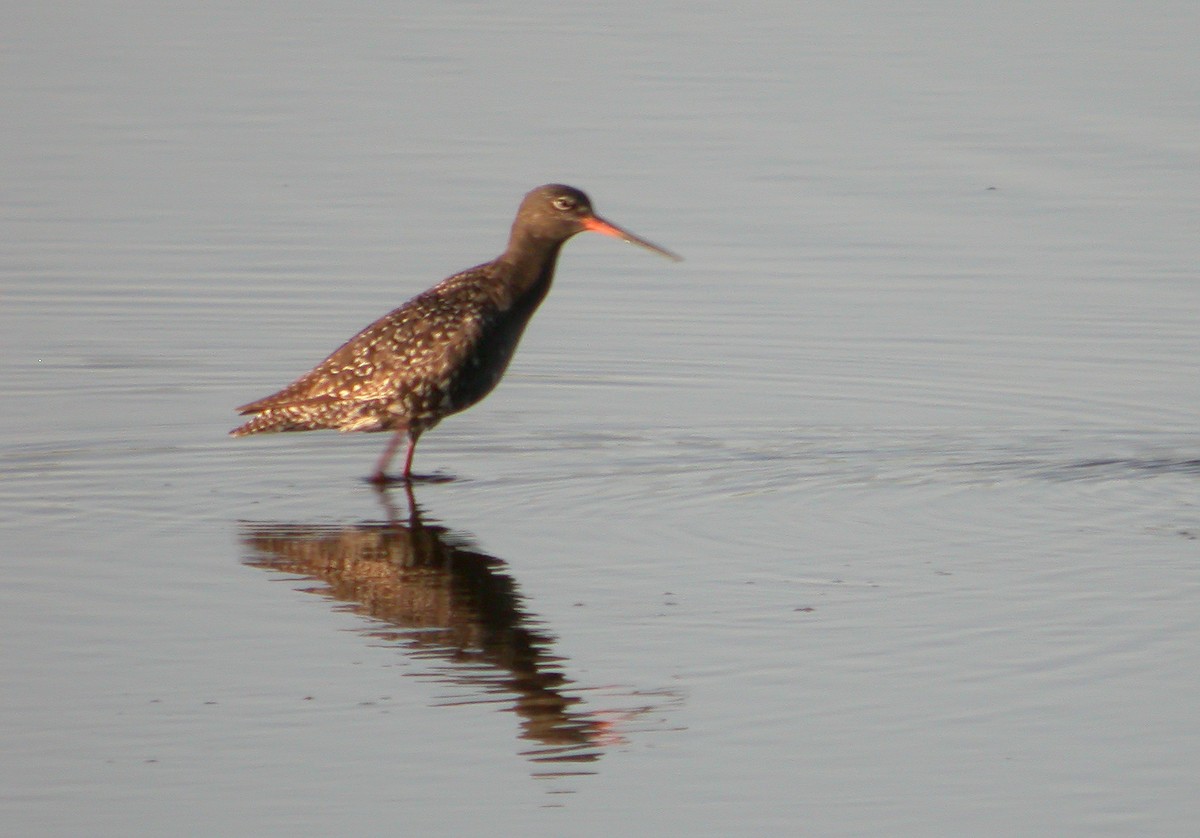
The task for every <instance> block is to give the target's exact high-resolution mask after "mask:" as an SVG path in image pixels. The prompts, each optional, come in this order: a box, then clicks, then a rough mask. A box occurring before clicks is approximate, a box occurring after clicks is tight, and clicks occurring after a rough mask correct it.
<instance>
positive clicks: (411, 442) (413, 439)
mask: <svg viewBox="0 0 1200 838" xmlns="http://www.w3.org/2000/svg"><path fill="white" fill-rule="evenodd" d="M420 438H421V432H420V431H409V432H408V453H407V454H406V455H405V457H404V479H405V480H410V479H411V478H412V461H413V454H415V453H416V451H417V440H418V439H420Z"/></svg>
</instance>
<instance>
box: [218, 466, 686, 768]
mask: <svg viewBox="0 0 1200 838" xmlns="http://www.w3.org/2000/svg"><path fill="white" fill-rule="evenodd" d="M405 494H406V495H407V503H408V515H407V519H402V518H401V516H400V514H399V512H398V510H397V509H396V507H395V505H394V504H393V503H392V500H391V497H390V495H389V494H388V492H387V490H380V491H379V492H378V495H379V499H380V501H381V503H382V504H383V506H384V509H385V511H386V520H383V521H365V522H361V523H357V524H351V525H324V524H300V523H260V522H242V524H241V541H242V544H243V545H244V547H245V548H246V549H247V551H248V553H247V555H246V556H245V557H244V558H243V562H244V563H245V564H247V565H250V566H252V567H260V568H263V569H265V570H272V571H277V572H281V573H288V574H295V575H300V576H303V577H306V578H309V579H314V580H319V581H320V582H322V583H324V584H323V585H322V586H321V587H314V588H304V589H303V590H305V591H306V592H308V593H316V594H320V595H322V596H325V597H328V598H329V599H332V600H336V601H338V602H344V603H349V604H350V606H351V607H350V610H352V611H353V612H354V613H357V614H361V615H363V616H367V617H371V618H373V619H374V620H377V621H380V623H382V624H383V625H378V624H377V625H374V626H372V627H370V628H368V629H365V630H364V633H366V634H368V635H369V636H371V637H375V638H378V639H381V640H384V641H386V642H388V643H395V644H398V645H399V646H401V647H402V648H404V649H405V650H406V652H407V653H408V654H409V655H410V656H411V658H412V659H413V660H423V661H427V662H433V663H434V664H435V667H434V670H433V672H432V673H431V675H430V677H432V678H434V679H435V680H437V681H439V682H441V683H443V684H446V685H449V686H451V687H454V688H455V689H456V691H458V697H457V698H453V699H450V700H442V701H439V702H438V703H437V704H438V705H439V706H461V705H465V704H481V705H488V706H495V705H497V704H499V705H507V709H509V710H511V711H512V712H515V713H516V714H517V715H518V716H519V717H520V719H521V727H520V734H519V736H520V738H521V739H522V740H525V741H526V742H527V743H530V744H531V747H528V748H527V749H525V750H523V751H522V752H521V753H522V755H523V756H526V757H527V758H529V759H530V760H531V761H533V762H535V763H537V764H538V765H539V766H542V767H541V768H539V769H538V770H535V771H534V772H533V773H534V776H564V775H570V774H587V773H595V772H594V771H591V770H588V769H586V768H584V764H587V763H594V762H595V761H597V760H598V759H600V757H601V756H602V755H603V754H604V751H605V750H606V749H607V748H610V747H614V746H619V745H621V744H624V743H625V742H626V741H627V739H626V737H627V734H628V733H629V732H630V727H631V725H632V724H633V723H634V721H635V720H636V721H638V722H639V723H643V717H645V716H646V715H647V714H650V713H652V712H655V711H660V710H662V709H664V708H665V707H666V706H667V705H671V704H675V703H677V702H678V701H679V697H678V696H677V695H675V694H673V693H671V692H670V691H666V690H650V691H635V690H631V689H627V688H626V689H624V690H622V688H620V687H610V686H606V687H604V688H602V689H599V688H591V689H590V690H589V688H587V687H585V686H583V685H579V684H576V683H573V682H572V681H570V680H569V679H568V678H567V677H566V676H565V675H564V673H563V663H564V659H563V658H561V657H557V656H555V655H554V654H553V652H552V647H553V643H554V636H553V635H552V634H550V633H549V632H548V631H546V630H545V629H544V628H543V627H541V626H540V625H539V623H538V621H537V619H536V618H535V617H534V616H533V615H531V614H530V613H529V612H527V611H526V610H525V609H524V607H523V597H522V596H521V594H520V593H519V591H518V587H517V583H516V581H515V580H514V579H513V577H512V576H510V575H509V574H508V573H507V572H506V568H507V565H506V563H505V562H504V561H503V560H501V559H498V558H496V557H495V556H490V555H488V554H486V553H482V552H480V551H478V550H476V549H473V548H472V547H471V546H470V544H469V541H468V540H467V539H466V538H465V537H463V536H460V535H458V534H456V533H455V532H453V531H452V530H450V529H448V528H446V527H443V526H438V525H434V524H430V523H427V522H425V521H424V520H423V519H422V514H421V510H420V507H419V506H418V505H417V503H416V501H415V499H414V498H413V495H412V489H411V487H405ZM590 691H595V693H596V694H597V695H603V700H604V701H605V702H612V703H613V704H617V705H620V706H619V708H618V709H611V710H587V709H584V708H583V707H582V706H581V705H582V703H583V700H584V699H583V697H582V695H580V693H583V692H590ZM654 726H655V727H657V725H654ZM551 764H553V765H556V767H555V768H550V767H549V765H551Z"/></svg>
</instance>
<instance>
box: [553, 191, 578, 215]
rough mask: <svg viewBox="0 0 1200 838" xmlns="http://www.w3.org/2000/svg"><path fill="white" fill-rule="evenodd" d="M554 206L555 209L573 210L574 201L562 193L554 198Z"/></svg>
mask: <svg viewBox="0 0 1200 838" xmlns="http://www.w3.org/2000/svg"><path fill="white" fill-rule="evenodd" d="M554 208H555V209H556V210H561V211H562V212H566V211H567V210H573V209H575V201H574V200H572V199H571V198H568V197H567V196H565V195H562V196H560V197H558V198H555V199H554Z"/></svg>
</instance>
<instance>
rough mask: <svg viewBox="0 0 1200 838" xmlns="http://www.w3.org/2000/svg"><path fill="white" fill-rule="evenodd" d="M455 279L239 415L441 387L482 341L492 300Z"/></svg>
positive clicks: (407, 305) (389, 316) (371, 327)
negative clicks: (451, 372)
mask: <svg viewBox="0 0 1200 838" xmlns="http://www.w3.org/2000/svg"><path fill="white" fill-rule="evenodd" d="M468 273H469V272H464V274H458V275H456V276H454V277H451V278H450V279H448V280H445V281H443V282H442V283H441V284H439V285H437V286H435V287H433V288H431V289H430V290H428V291H426V292H425V293H423V294H421V295H420V296H417V297H414V298H413V299H412V300H409V301H408V302H407V303H405V304H404V305H402V306H401V307H400V308H398V309H396V310H395V311H392V312H390V313H388V314H386V315H384V316H383V317H381V318H380V319H378V320H376V321H375V322H374V323H372V324H371V325H369V326H367V327H366V328H365V329H363V330H362V331H361V332H359V333H358V334H357V335H355V336H354V337H352V338H351V339H350V340H348V341H346V343H344V344H342V346H341V347H339V348H338V349H337V350H336V351H334V353H333V354H332V355H330V356H329V357H328V358H326V359H325V360H324V361H322V362H321V363H320V364H318V365H317V366H316V367H315V368H313V369H312V370H311V371H310V372H308V373H305V374H304V375H303V376H301V377H300V378H298V379H296V380H295V381H293V382H292V383H291V384H289V385H288V386H287V387H284V388H283V389H282V390H280V391H279V392H277V393H273V394H271V395H270V396H267V397H265V398H262V399H258V400H257V401H253V402H250V403H248V404H244V405H242V406H241V407H239V408H238V412H239V413H242V414H250V413H260V412H262V411H264V410H270V409H273V408H280V407H287V406H291V405H299V404H315V403H321V402H333V401H337V402H360V401H361V402H368V401H375V400H378V399H386V398H394V397H395V396H396V395H397V394H399V393H401V392H403V391H405V390H412V389H419V388H422V387H429V386H434V387H436V386H439V384H441V383H442V382H444V381H445V380H446V379H447V377H448V375H449V373H450V371H452V370H454V369H456V368H457V367H458V366H459V365H460V364H461V363H462V362H463V359H464V358H466V357H468V356H469V355H470V354H471V353H472V352H473V351H474V348H475V346H476V345H477V344H478V342H479V341H480V339H481V338H482V336H483V334H484V332H485V330H486V328H487V325H488V320H489V314H488V312H489V310H490V305H489V304H490V301H489V299H488V298H487V296H486V294H485V293H484V292H483V291H481V290H479V289H478V288H477V287H475V286H474V285H473V284H472V283H470V282H461V281H459V282H454V281H453V280H459V279H460V278H461V277H463V276H464V275H465V274H468Z"/></svg>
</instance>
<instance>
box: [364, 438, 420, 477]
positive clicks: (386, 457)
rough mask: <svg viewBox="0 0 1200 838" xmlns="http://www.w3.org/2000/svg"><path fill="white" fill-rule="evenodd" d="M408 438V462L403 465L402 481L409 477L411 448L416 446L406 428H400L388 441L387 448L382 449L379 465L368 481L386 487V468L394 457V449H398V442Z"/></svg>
mask: <svg viewBox="0 0 1200 838" xmlns="http://www.w3.org/2000/svg"><path fill="white" fill-rule="evenodd" d="M406 437H407V438H408V460H407V462H406V463H405V465H404V479H405V480H407V479H408V476H409V469H410V468H411V467H412V456H413V447H414V446H415V445H416V440H415V439H413V436H412V434H411V433H410V432H409V430H408V428H401V429H400V430H398V431H396V433H395V434H393V435H392V438H391V439H390V440H388V444H387V448H384V449H383V456H382V457H380V458H379V463H378V464H377V465H376V466H375V473H374V474H372V475H371V477H370V480H371V482H372V483H374V484H375V485H376V486H383V485H386V484H387V482H388V476H387V467H388V464H389V463H391V462H392V457H395V456H396V449H398V448H399V447H400V440H402V439H404V438H406Z"/></svg>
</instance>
